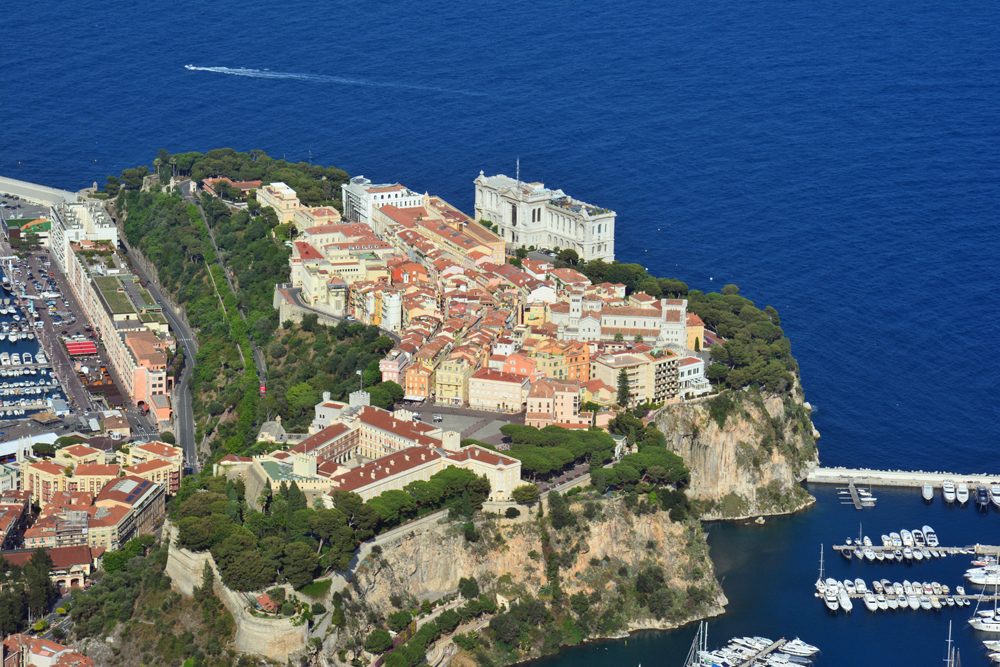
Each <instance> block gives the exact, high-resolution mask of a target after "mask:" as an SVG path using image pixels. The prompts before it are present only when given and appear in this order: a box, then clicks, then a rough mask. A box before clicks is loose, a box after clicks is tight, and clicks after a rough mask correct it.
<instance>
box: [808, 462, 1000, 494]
mask: <svg viewBox="0 0 1000 667" xmlns="http://www.w3.org/2000/svg"><path fill="white" fill-rule="evenodd" d="M806 481H807V482H810V483H812V484H851V483H852V482H853V483H855V484H864V485H865V486H869V485H872V486H902V487H911V488H912V487H915V488H918V489H919V488H920V487H922V486H923V485H924V484H928V483H929V484H931V485H932V486H934V488H935V489H938V488H940V486H941V484H943V483H944V482H945V481H952V482H954V483H955V484H958V483H960V482H965V483H966V484H968V485H969V486H970V487H975V486H980V485H982V486H987V487H988V486H990V485H992V484H1000V474H996V473H994V474H989V473H973V474H965V473H959V472H924V471H921V470H872V469H870V468H815V469H813V470H812V471H811V472H810V473H809V474H808V475H806ZM852 497H853V494H852Z"/></svg>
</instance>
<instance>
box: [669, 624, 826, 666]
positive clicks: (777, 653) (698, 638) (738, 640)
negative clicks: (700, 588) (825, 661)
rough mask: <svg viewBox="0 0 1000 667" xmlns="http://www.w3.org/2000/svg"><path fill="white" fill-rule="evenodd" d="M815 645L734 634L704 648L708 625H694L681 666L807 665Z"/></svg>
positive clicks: (813, 652)
mask: <svg viewBox="0 0 1000 667" xmlns="http://www.w3.org/2000/svg"><path fill="white" fill-rule="evenodd" d="M817 653H819V648H817V647H816V646H813V645H811V644H807V643H806V642H804V641H802V640H801V639H798V638H796V639H792V640H790V641H789V640H787V639H785V638H784V637H781V638H779V639H777V640H772V639H769V638H767V637H756V636H755V637H734V638H733V639H730V640H729V641H728V642H726V644H725V645H724V646H723V647H722V648H719V649H715V650H710V649H709V648H708V624H707V623H706V622H704V621H702V622H701V623H699V624H698V633H697V634H696V635H695V638H694V641H693V642H692V643H691V648H690V650H689V651H688V656H687V659H686V660H685V661H684V667H782V666H784V665H809V664H811V663H812V659H813V656H815V655H816V654H817Z"/></svg>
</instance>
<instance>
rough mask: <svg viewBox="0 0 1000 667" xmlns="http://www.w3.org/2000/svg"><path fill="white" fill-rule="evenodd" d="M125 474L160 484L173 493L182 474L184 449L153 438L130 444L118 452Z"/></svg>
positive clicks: (168, 492)
mask: <svg viewBox="0 0 1000 667" xmlns="http://www.w3.org/2000/svg"><path fill="white" fill-rule="evenodd" d="M118 461H119V463H120V464H121V465H122V467H123V469H124V471H125V474H127V475H129V474H130V475H135V476H137V477H142V478H144V479H148V480H149V481H152V482H154V483H156V484H162V485H163V487H164V488H165V489H166V490H167V494H168V495H171V496H172V495H174V494H175V493H177V490H178V489H179V488H180V485H181V477H182V476H183V474H184V450H183V449H181V448H180V447H174V446H173V445H168V444H167V443H165V442H160V441H158V440H154V441H152V442H141V443H137V444H131V445H129V446H128V447H127V448H123V449H122V451H120V452H119V453H118Z"/></svg>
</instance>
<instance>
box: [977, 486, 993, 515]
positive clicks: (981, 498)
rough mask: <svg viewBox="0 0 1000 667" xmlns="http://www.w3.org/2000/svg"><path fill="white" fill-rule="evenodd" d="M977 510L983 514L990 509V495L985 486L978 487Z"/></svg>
mask: <svg viewBox="0 0 1000 667" xmlns="http://www.w3.org/2000/svg"><path fill="white" fill-rule="evenodd" d="M976 508H977V509H979V510H981V511H983V512H985V511H986V510H988V509H989V508H990V493H989V491H987V490H986V487H985V486H982V485H979V486H977V487H976Z"/></svg>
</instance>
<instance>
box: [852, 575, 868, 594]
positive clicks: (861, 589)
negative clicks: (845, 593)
mask: <svg viewBox="0 0 1000 667" xmlns="http://www.w3.org/2000/svg"><path fill="white" fill-rule="evenodd" d="M854 590H855V591H857V592H858V593H867V592H868V585H867V584H865V580H864V579H862V578H860V577H858V578H857V579H855V580H854Z"/></svg>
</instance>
